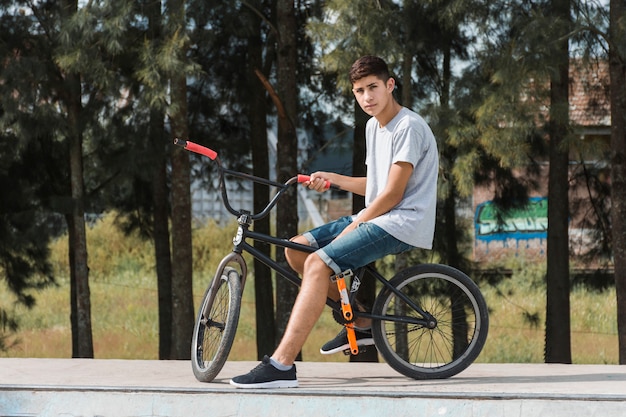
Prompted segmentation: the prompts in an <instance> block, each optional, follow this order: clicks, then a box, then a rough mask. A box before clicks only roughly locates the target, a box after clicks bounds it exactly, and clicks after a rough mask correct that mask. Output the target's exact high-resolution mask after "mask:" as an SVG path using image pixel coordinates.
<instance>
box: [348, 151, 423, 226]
mask: <svg viewBox="0 0 626 417" xmlns="http://www.w3.org/2000/svg"><path fill="white" fill-rule="evenodd" d="M412 173H413V165H412V164H410V163H409V162H396V163H395V164H392V165H391V168H389V178H388V181H387V185H386V186H385V188H384V190H383V191H382V192H381V193H380V194H378V195H377V196H376V198H375V199H374V201H372V202H371V203H370V204H369V205H368V206H367V208H366V209H365V210H363V211H362V212H361V215H360V216H359V217H358V218H357V219H356V221H355V222H354V223H353V224H352V225H354V227H356V226H357V225H358V223H363V222H366V221H368V220H372V219H374V218H376V217H378V216H381V215H383V214H385V213H387V212H389V211H390V210H391V209H392V208H394V207H395V206H397V205H398V204H399V203H400V202H401V201H402V198H403V197H404V192H405V190H406V186H407V184H408V183H409V178H411V174H412ZM355 223H356V224H355Z"/></svg>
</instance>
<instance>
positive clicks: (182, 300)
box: [170, 0, 194, 359]
mask: <svg viewBox="0 0 626 417" xmlns="http://www.w3.org/2000/svg"><path fill="white" fill-rule="evenodd" d="M170 22H171V24H172V25H173V27H174V28H176V29H177V30H176V32H181V31H184V30H185V4H184V1H182V0H177V1H173V2H171V4H170ZM178 35H179V36H180V33H179V34H178ZM181 49H183V50H179V51H178V54H179V55H178V56H179V59H185V50H184V49H186V47H185V48H181ZM170 80H171V86H170V88H171V103H172V106H171V107H170V111H171V114H170V118H171V124H172V137H173V138H185V139H187V138H188V136H189V128H188V126H187V80H186V76H185V74H183V73H175V74H171V79H170ZM190 175H191V174H190V162H189V154H188V153H187V152H186V151H184V150H183V149H175V150H174V152H173V155H172V255H173V258H172V259H173V261H172V342H173V343H172V351H171V356H170V357H171V359H189V358H190V354H191V350H190V349H191V334H192V331H193V321H194V311H193V310H194V309H193V289H192V275H193V271H192V267H193V265H192V256H193V253H192V244H191V178H190Z"/></svg>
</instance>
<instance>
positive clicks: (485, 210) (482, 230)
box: [474, 197, 548, 243]
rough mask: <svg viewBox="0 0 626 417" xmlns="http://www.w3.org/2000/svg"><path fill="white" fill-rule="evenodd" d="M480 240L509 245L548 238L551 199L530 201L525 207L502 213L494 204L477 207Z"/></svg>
mask: <svg viewBox="0 0 626 417" xmlns="http://www.w3.org/2000/svg"><path fill="white" fill-rule="evenodd" d="M474 226H475V232H476V233H475V236H476V240H477V241H483V242H487V243H489V242H494V241H502V242H506V240H508V239H515V240H518V241H519V240H529V239H545V238H546V237H547V233H548V199H547V198H545V197H535V198H530V199H529V201H528V204H527V205H526V207H524V208H520V209H513V210H509V211H506V212H504V211H502V210H499V209H498V208H497V207H496V206H495V204H494V203H493V202H492V201H486V202H484V203H481V204H479V205H478V207H476V215H475V218H474Z"/></svg>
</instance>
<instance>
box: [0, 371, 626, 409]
mask: <svg viewBox="0 0 626 417" xmlns="http://www.w3.org/2000/svg"><path fill="white" fill-rule="evenodd" d="M255 365H256V363H253V362H227V363H226V365H225V367H224V369H223V370H222V372H221V373H220V375H218V377H217V378H216V379H215V381H213V382H212V383H200V382H198V381H196V379H195V378H194V376H193V373H192V371H191V366H190V364H189V362H188V361H143V360H88V359H87V360H80V359H0V416H27V415H28V416H32V415H37V416H47V415H60V414H63V415H94V416H95V415H100V416H105V415H127V416H131V415H142V416H145V415H155V416H157V415H158V416H166V415H168V416H169V415H172V416H174V415H181V416H184V415H189V414H186V413H187V412H191V411H186V410H187V408H188V407H191V408H193V407H198V406H200V407H201V408H203V409H205V410H206V409H207V407H208V408H210V409H211V411H212V415H213V416H216V415H217V416H219V415H224V416H226V415H242V416H243V415H264V413H259V414H255V410H256V411H257V412H259V410H271V413H272V414H271V415H275V416H282V415H301V416H307V415H314V416H321V415H335V413H334V411H338V410H341V408H342V407H343V405H344V404H348V403H350V404H352V403H351V401H353V400H354V399H358V402H356V403H354V404H352V406H356V405H355V404H358V405H359V406H358V408H359V409H360V410H359V416H360V417H363V416H369V415H381V412H384V411H390V410H395V411H394V416H398V415H411V414H414V413H415V412H416V410H421V412H422V415H424V416H427V415H454V416H455V417H459V416H462V415H468V416H469V415H471V416H481V415H485V416H494V415H503V416H506V417H515V416H533V417H536V416H542V415H545V416H551V417H556V416H560V415H563V416H565V415H567V416H568V417H571V416H577V415H581V416H589V415H598V416H602V417H612V416H616V417H617V416H620V417H623V416H624V415H626V367H623V366H617V365H556V364H553V365H547V364H474V365H472V366H470V368H468V369H467V370H466V371H464V372H463V373H461V374H459V375H457V376H455V377H453V378H450V379H447V380H435V381H415V380H412V379H408V378H406V377H404V376H402V375H400V374H398V373H396V372H395V371H394V370H392V369H391V368H390V367H389V366H388V365H386V364H384V363H383V364H372V363H310V362H304V363H298V364H297V367H298V378H299V381H300V388H296V389H288V390H269V391H267V390H261V391H258V390H238V389H236V388H233V387H231V386H230V385H229V384H228V380H229V379H230V378H231V377H232V376H235V375H238V374H241V373H245V372H247V371H248V370H249V369H251V368H252V367H253V366H255ZM233 394H235V395H233ZM198 396H199V397H198ZM131 398H132V401H131ZM364 399H367V402H371V405H369V406H364V404H367V402H364ZM195 401H199V404H201V405H198V404H196V403H195ZM57 402H58V403H65V404H72V407H73V408H72V407H69V406H67V405H66V406H64V408H63V407H61V405H58V404H57V405H55V403H57ZM144 403H145V404H144ZM142 404H144V405H142ZM409 404H410V406H409ZM55 407H56V408H55ZM68 407H69V408H68ZM146 407H147V408H146ZM294 407H295V408H294ZM302 407H306V409H310V410H313V412H312V413H305V412H298V413H295V414H294V410H295V409H298V410H302ZM328 407H331V408H330V410H331V411H333V412H331V411H328V410H329V409H328ZM494 407H495V408H494ZM61 408H62V409H61ZM381 408H382V409H381ZM107 410H108V411H107ZM121 410H123V412H122V411H121ZM168 410H169V411H168ZM250 410H252V414H249V413H250V412H251V411H250ZM403 410H404V411H403ZM453 410H456V411H455V412H454V413H452V411H453ZM459 410H462V411H459ZM196 411H197V408H196ZM322 411H323V412H322ZM327 411H328V412H327ZM403 412H406V414H403ZM572 412H573V414H572ZM220 413H221V414H220ZM580 413H582V414H580ZM203 414H207V413H203ZM344 414H345V413H344Z"/></svg>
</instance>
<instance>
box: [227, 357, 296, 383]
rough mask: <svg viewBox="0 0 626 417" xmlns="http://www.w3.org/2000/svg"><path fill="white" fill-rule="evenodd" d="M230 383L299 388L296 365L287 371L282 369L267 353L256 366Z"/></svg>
mask: <svg viewBox="0 0 626 417" xmlns="http://www.w3.org/2000/svg"><path fill="white" fill-rule="evenodd" d="M230 385H234V386H235V387H237V388H297V387H298V379H297V378H296V365H291V368H290V369H288V370H287V371H281V370H279V369H277V368H275V367H274V365H272V364H271V363H270V358H269V357H268V356H267V355H265V356H264V357H263V361H262V362H261V363H260V364H258V365H257V367H256V368H254V369H253V370H251V371H250V372H248V373H247V374H245V375H239V376H236V377H234V378H233V379H231V380H230Z"/></svg>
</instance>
